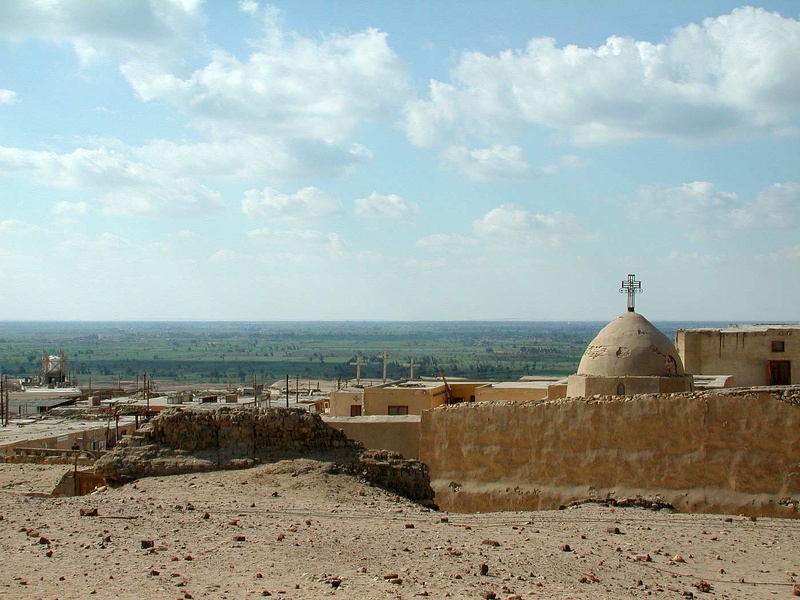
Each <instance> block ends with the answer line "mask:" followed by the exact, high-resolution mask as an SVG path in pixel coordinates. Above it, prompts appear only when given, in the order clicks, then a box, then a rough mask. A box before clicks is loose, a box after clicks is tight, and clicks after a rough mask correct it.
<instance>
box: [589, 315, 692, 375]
mask: <svg viewBox="0 0 800 600" xmlns="http://www.w3.org/2000/svg"><path fill="white" fill-rule="evenodd" d="M684 374H685V373H684V370H683V362H682V361H681V358H680V356H679V355H678V351H677V350H676V349H675V346H674V345H673V343H672V342H671V341H669V339H668V338H667V336H665V335H664V334H663V333H661V332H660V331H659V330H658V329H656V327H655V326H654V325H653V324H652V323H651V322H650V321H648V320H647V319H645V318H644V317H643V316H642V315H640V314H638V313H635V312H632V311H630V312H626V313H623V314H622V315H620V316H619V317H617V318H616V319H614V320H613V321H611V322H610V323H609V324H608V325H606V326H605V327H603V329H601V330H600V333H598V334H597V337H595V338H594V339H593V340H592V342H591V343H590V344H589V346H588V347H587V348H586V352H584V354H583V358H582V359H581V363H580V365H579V366H578V375H595V376H604V377H625V376H629V377H675V376H677V375H684Z"/></svg>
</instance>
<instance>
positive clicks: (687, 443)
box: [420, 388, 800, 517]
mask: <svg viewBox="0 0 800 600" xmlns="http://www.w3.org/2000/svg"><path fill="white" fill-rule="evenodd" d="M420 458H421V460H422V461H423V462H425V463H426V464H427V465H428V466H429V468H430V471H431V476H432V486H433V488H434V490H435V491H436V502H437V504H439V505H440V506H441V507H442V508H445V509H447V510H452V511H464V512H475V511H496V510H532V509H550V508H557V507H559V506H560V505H563V504H567V503H568V502H571V501H575V500H580V499H584V498H603V497H606V496H612V497H614V496H616V497H622V496H636V495H641V496H649V497H658V498H660V499H661V500H663V501H666V502H669V503H671V504H673V505H674V506H675V507H676V508H677V509H678V510H682V511H691V512H718V513H734V514H739V513H744V514H749V515H770V516H791V517H798V516H800V513H798V505H800V389H798V388H787V389H784V390H782V391H775V390H735V391H731V392H723V391H713V392H711V391H709V392H696V393H684V394H653V395H640V396H633V397H610V396H607V397H599V396H597V397H592V398H567V399H561V400H554V401H551V402H531V403H512V402H497V403H475V404H460V405H455V406H448V407H440V408H437V409H434V410H431V411H427V412H425V413H423V416H422V437H421V442H420Z"/></svg>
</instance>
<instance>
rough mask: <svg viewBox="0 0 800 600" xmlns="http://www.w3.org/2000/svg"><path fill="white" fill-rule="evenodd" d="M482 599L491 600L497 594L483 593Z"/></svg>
mask: <svg viewBox="0 0 800 600" xmlns="http://www.w3.org/2000/svg"><path fill="white" fill-rule="evenodd" d="M482 598H484V599H485V600H493V599H494V598H497V594H495V593H494V592H483V596H482Z"/></svg>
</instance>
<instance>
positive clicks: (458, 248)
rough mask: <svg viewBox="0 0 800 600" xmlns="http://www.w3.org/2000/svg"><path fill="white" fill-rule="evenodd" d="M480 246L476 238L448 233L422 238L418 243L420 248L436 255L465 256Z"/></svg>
mask: <svg viewBox="0 0 800 600" xmlns="http://www.w3.org/2000/svg"><path fill="white" fill-rule="evenodd" d="M477 244H478V240H476V239H475V238H470V237H466V236H463V235H454V234H448V233H436V234H434V235H429V236H426V237H423V238H420V239H418V240H417V242H416V246H417V247H418V248H424V249H425V250H428V251H430V252H433V253H435V254H442V253H448V254H463V253H464V252H466V251H467V250H469V249H470V248H474V247H475V246H476V245H477Z"/></svg>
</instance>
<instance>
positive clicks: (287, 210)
mask: <svg viewBox="0 0 800 600" xmlns="http://www.w3.org/2000/svg"><path fill="white" fill-rule="evenodd" d="M242 212H243V213H244V214H245V215H247V216H248V217H253V218H256V217H289V218H297V219H303V218H320V217H328V216H332V215H336V214H339V213H340V212H341V206H340V204H339V203H338V202H337V201H336V200H334V199H333V198H331V197H330V196H328V195H327V194H325V193H324V192H323V191H322V190H320V189H318V188H316V187H313V186H308V187H304V188H302V189H300V190H298V191H297V192H295V193H294V194H284V193H281V192H278V191H277V190H274V189H272V188H268V187H265V188H264V189H262V190H247V191H246V192H245V194H244V199H243V200H242Z"/></svg>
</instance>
